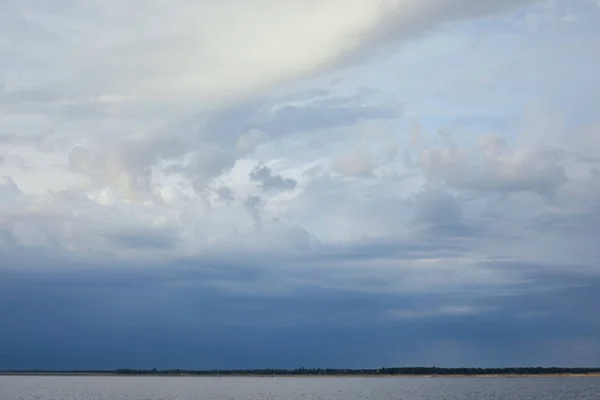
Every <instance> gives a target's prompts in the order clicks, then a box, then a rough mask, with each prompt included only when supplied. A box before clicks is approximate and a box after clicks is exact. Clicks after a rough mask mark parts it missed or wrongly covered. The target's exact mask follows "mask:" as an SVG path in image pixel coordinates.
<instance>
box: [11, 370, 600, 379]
mask: <svg viewBox="0 0 600 400" xmlns="http://www.w3.org/2000/svg"><path fill="white" fill-rule="evenodd" d="M0 375H5V376H6V375H12V376H18V375H22V376H31V375H37V376H173V377H174V376H188V377H190V376H196V377H201V376H206V377H228V376H230V377H311V378H316V377H361V378H369V377H373V378H377V377H379V378H384V377H385V378H393V377H396V378H417V377H423V378H466V377H480V378H490V377H505V378H509V377H511V378H514V377H524V378H532V377H596V378H598V377H600V368H560V367H533V368H436V367H433V368H428V367H418V368H380V369H329V368H327V369H320V368H313V369H305V368H299V369H293V370H283V369H255V370H179V369H174V370H156V369H152V370H139V369H117V370H110V371H103V370H85V371H50V370H20V371H0Z"/></svg>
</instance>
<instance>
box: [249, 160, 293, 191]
mask: <svg viewBox="0 0 600 400" xmlns="http://www.w3.org/2000/svg"><path fill="white" fill-rule="evenodd" d="M250 179H251V180H253V181H255V182H258V183H259V184H260V187H261V188H263V189H280V190H292V189H294V188H295V187H296V185H298V182H297V181H296V180H294V179H291V178H284V177H283V176H281V175H279V174H274V173H273V171H272V170H271V169H270V168H269V167H267V166H266V165H264V164H261V165H257V166H256V168H254V169H253V170H252V172H250Z"/></svg>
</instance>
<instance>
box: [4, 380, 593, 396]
mask: <svg viewBox="0 0 600 400" xmlns="http://www.w3.org/2000/svg"><path fill="white" fill-rule="evenodd" d="M33 399H36V400H96V399H98V400H202V399H206V400H233V399H235V400H268V399H286V400H316V399H323V400H325V399H332V400H359V399H363V400H364V399H381V400H386V399H393V400H429V399H431V400H434V399H435V400H442V399H445V400H491V399H498V400H500V399H519V400H525V399H539V400H563V399H564V400H568V399H569V400H570V399H573V400H575V399H577V400H598V399H600V378H280V377H277V378H269V377H265V378H262V377H252V378H238V377H228V378H211V377H97V376H84V377H68V376H59V377H50V376H0V400H33Z"/></svg>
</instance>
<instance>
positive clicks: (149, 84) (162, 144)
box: [0, 0, 600, 314]
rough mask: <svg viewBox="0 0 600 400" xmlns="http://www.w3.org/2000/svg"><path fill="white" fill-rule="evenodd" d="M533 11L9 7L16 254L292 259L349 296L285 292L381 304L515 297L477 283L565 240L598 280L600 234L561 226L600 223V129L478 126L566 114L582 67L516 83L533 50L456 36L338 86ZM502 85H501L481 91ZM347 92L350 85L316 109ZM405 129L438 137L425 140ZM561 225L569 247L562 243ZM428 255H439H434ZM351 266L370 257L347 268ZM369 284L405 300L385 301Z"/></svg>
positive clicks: (398, 0)
mask: <svg viewBox="0 0 600 400" xmlns="http://www.w3.org/2000/svg"><path fill="white" fill-rule="evenodd" d="M383 3H386V4H387V5H386V6H385V7H390V8H385V7H384V8H382V6H381V5H382V4H383ZM525 3H527V2H526V1H508V2H507V1H490V2H481V1H475V0H473V1H470V0H469V1H463V2H455V1H450V0H430V1H416V0H394V1H389V2H377V1H372V0H352V1H350V2H348V1H341V0H326V1H312V0H311V1H303V2H300V1H298V2H285V4H284V3H282V2H280V1H275V0H265V1H236V0H227V1H224V2H216V1H214V2H212V1H204V2H192V1H184V0H177V1H174V2H163V1H158V0H154V1H148V2H144V3H143V4H140V3H139V2H135V4H134V2H131V1H124V2H112V1H111V2H106V1H104V2H100V1H88V2H79V3H76V4H75V3H72V4H70V5H69V6H67V3H66V2H65V3H60V4H62V5H63V6H64V8H62V9H61V8H60V6H59V5H56V7H57V8H47V9H46V8H44V7H43V5H41V4H34V3H31V2H5V3H3V4H2V5H1V6H0V7H1V10H2V11H4V14H3V15H5V16H6V17H5V20H3V21H2V22H3V23H2V24H0V37H2V38H11V40H10V41H8V40H4V41H2V40H0V57H2V58H3V60H6V62H3V63H2V66H0V82H2V84H1V85H0V91H1V92H0V93H1V94H2V95H1V96H0V106H1V107H0V118H1V120H0V121H1V124H0V141H1V144H2V146H3V154H2V160H3V162H2V163H1V164H0V174H2V175H6V176H8V178H4V180H3V181H1V182H0V201H1V204H0V226H1V227H2V229H0V240H2V241H3V242H2V243H3V246H17V247H18V246H29V247H37V248H50V249H54V250H55V251H56V252H58V253H60V254H67V255H68V256H72V257H74V258H76V259H79V258H78V257H82V258H86V257H90V258H99V259H103V260H114V259H120V260H144V261H147V262H149V263H157V262H161V263H162V262H164V263H167V262H171V261H172V260H178V259H180V258H186V257H190V258H193V259H196V260H207V259H208V260H214V259H219V257H221V258H227V257H232V258H235V257H237V258H235V262H237V263H244V262H247V264H248V265H249V262H250V261H249V260H246V259H245V256H247V255H252V256H253V257H255V259H252V261H254V262H255V263H257V264H260V262H259V261H256V259H258V260H260V259H264V258H268V257H275V258H276V259H277V260H283V261H282V262H281V264H282V265H283V264H285V265H290V266H297V265H299V264H301V263H303V262H305V258H303V257H309V256H310V257H313V256H314V257H316V258H318V259H317V260H310V264H311V265H313V269H312V270H311V271H312V272H311V273H313V274H315V271H319V270H320V271H329V275H327V276H329V277H331V276H335V275H336V274H338V273H339V274H347V275H344V276H347V277H348V280H347V281H344V282H341V281H342V280H340V282H337V281H336V279H331V280H329V281H328V282H316V281H317V280H318V279H317V278H314V277H312V278H310V277H307V275H306V274H300V275H301V276H296V275H294V273H293V272H290V271H289V270H286V271H287V272H286V273H289V275H286V276H280V277H279V278H280V279H281V280H282V281H286V282H288V283H289V284H290V285H293V284H294V282H296V281H295V279H296V278H297V279H298V280H301V281H302V282H307V281H308V282H311V284H315V285H322V286H323V287H341V288H351V289H352V290H355V289H356V290H360V286H361V284H364V286H363V287H364V288H369V290H375V291H376V290H384V291H394V290H399V289H402V290H410V286H411V285H412V287H414V288H421V289H432V290H433V289H435V290H442V289H441V288H443V286H444V283H448V282H450V283H451V284H452V285H455V286H460V285H461V284H462V283H464V282H465V281H466V280H468V279H474V281H475V282H478V283H481V284H482V285H490V284H492V283H494V282H505V280H506V281H510V282H514V281H512V280H510V279H509V278H514V277H513V276H509V277H508V278H507V277H506V276H504V275H503V274H502V273H499V272H489V271H487V272H485V271H481V270H477V268H475V267H474V265H475V264H476V263H478V262H481V261H482V260H483V261H485V259H486V257H487V256H502V255H507V256H510V257H514V259H523V260H528V261H532V260H539V259H541V258H544V257H545V256H544V255H543V254H545V253H543V247H544V246H543V244H544V240H546V239H548V240H549V241H550V242H551V243H553V244H554V245H555V246H554V248H553V249H551V250H549V251H548V253H552V257H558V256H557V253H561V254H562V257H563V259H564V258H568V257H567V252H566V251H565V249H568V250H573V249H576V248H577V246H580V247H579V250H580V251H579V254H580V256H578V257H577V259H578V262H581V263H582V264H585V263H589V259H590V258H589V256H590V254H592V253H593V251H594V250H593V247H592V245H591V241H589V240H586V239H585V238H586V236H585V235H589V234H590V233H594V232H597V226H596V225H594V224H593V223H592V222H589V224H588V225H586V226H587V227H588V228H587V229H588V230H587V231H586V232H582V231H577V232H576V233H575V234H570V235H571V237H572V239H570V240H564V239H565V236H567V235H566V234H565V232H566V231H563V230H562V228H557V227H562V226H569V227H572V226H576V225H577V223H578V221H581V220H586V219H587V220H588V221H593V219H592V218H591V217H595V216H597V215H598V213H597V211H596V209H594V204H596V203H595V202H596V201H597V194H595V193H597V192H598V191H597V188H596V186H594V185H596V183H595V182H596V181H597V180H598V178H597V173H596V175H594V172H593V171H595V170H596V171H597V170H598V167H599V166H598V162H597V160H595V159H594V157H598V154H600V147H599V146H600V142H599V141H598V140H597V138H598V137H600V136H599V135H597V132H598V130H597V126H594V125H593V124H586V125H587V126H589V127H587V128H581V126H576V125H577V124H572V123H570V122H569V121H565V122H564V125H565V126H564V127H563V128H560V125H561V123H559V121H557V119H556V118H548V117H545V116H537V117H535V118H533V120H535V121H532V122H529V123H527V124H524V127H523V131H524V133H519V132H518V129H514V130H513V129H512V128H511V127H508V128H507V127H506V125H502V124H496V123H495V122H493V121H492V123H489V124H488V125H487V126H485V127H479V126H476V127H473V126H469V127H468V128H465V127H464V124H463V123H462V122H461V121H462V120H461V118H462V117H464V116H465V115H468V114H472V115H473V118H482V119H484V120H486V121H487V122H486V123H488V122H489V120H487V119H486V118H488V117H489V116H490V115H492V114H490V113H488V110H489V108H491V107H492V106H493V107H495V110H496V114H493V115H492V116H493V117H497V118H499V119H501V118H503V116H506V115H505V114H504V113H505V112H506V109H507V108H510V112H506V114H507V115H508V114H510V115H509V116H508V117H507V118H510V117H511V116H512V114H511V113H512V112H513V111H514V109H518V110H519V111H520V112H523V111H525V110H523V109H522V107H521V106H522V104H524V103H527V102H529V101H530V100H531V99H532V98H534V97H535V96H533V95H531V97H529V96H530V94H531V93H534V94H535V95H536V96H539V97H542V96H546V94H547V92H545V91H544V90H543V88H544V87H545V85H546V83H550V84H552V85H556V86H552V90H551V91H549V92H548V96H549V97H552V98H558V97H559V96H557V92H559V91H558V90H555V89H556V88H557V87H559V86H560V85H564V87H565V88H569V87H570V86H569V85H570V82H568V80H564V82H562V83H561V82H559V83H557V82H556V80H555V79H554V78H555V77H556V75H555V74H554V73H555V72H556V71H559V70H560V68H561V67H559V66H557V67H556V68H555V69H552V68H550V72H551V73H548V74H546V75H544V74H542V75H544V76H538V75H537V74H533V73H532V72H531V71H532V67H531V65H524V64H519V63H517V65H513V64H512V63H511V65H510V66H505V65H504V64H502V63H500V62H499V61H498V59H500V58H502V57H500V56H499V55H496V53H493V51H492V50H491V49H490V47H495V44H497V43H500V44H501V45H503V46H507V43H508V44H511V43H513V42H511V41H510V40H513V39H510V40H508V39H506V37H511V38H512V36H511V35H513V34H514V35H517V34H515V33H513V32H511V33H510V34H506V36H503V35H500V36H501V37H500V38H497V37H495V36H494V37H492V38H490V39H489V40H490V43H491V44H487V45H486V44H485V43H483V44H481V43H480V44H479V46H481V47H480V48H478V47H477V46H476V45H472V42H473V41H474V39H473V37H474V36H477V35H478V34H479V32H476V33H474V34H470V33H464V32H462V31H461V32H462V33H461V35H463V34H464V35H465V36H464V37H463V36H460V40H455V38H456V35H457V33H456V30H455V31H452V33H450V34H449V35H448V36H443V35H442V36H441V39H439V40H440V41H441V43H442V44H447V43H450V44H452V46H449V47H448V48H445V49H441V48H442V47H443V46H441V45H440V42H435V40H436V39H434V38H435V37H437V36H435V35H433V36H431V37H429V38H428V39H427V40H426V41H425V42H423V43H425V45H426V46H425V47H426V48H425V50H414V48H415V47H418V46H419V44H420V43H421V42H418V43H417V42H415V43H414V44H413V45H412V50H411V49H410V48H409V49H407V50H406V52H403V53H400V54H401V55H400V56H398V57H400V58H399V59H400V61H402V63H401V64H402V65H400V66H398V65H396V64H395V63H396V62H398V60H399V59H398V58H396V59H394V60H388V59H382V58H373V60H375V61H376V62H374V63H373V64H371V65H366V66H362V67H359V66H357V64H356V63H355V64H354V68H348V69H345V70H344V71H342V72H340V71H341V70H335V69H332V68H334V67H335V66H339V65H349V64H350V63H352V62H355V61H356V60H358V59H360V57H363V56H365V55H366V54H375V53H376V51H377V49H378V48H380V47H379V46H380V45H385V44H390V43H404V44H406V43H407V39H412V38H413V37H417V36H419V35H421V34H423V33H425V32H431V31H434V30H435V29H437V28H439V27H441V26H447V25H452V24H453V23H454V22H456V21H459V20H461V21H464V20H466V19H469V18H474V17H477V16H482V15H489V14H490V13H493V12H495V11H503V10H505V9H509V7H513V6H518V5H521V4H525ZM511 18H513V17H510V18H509V19H511ZM8 21H11V22H10V23H8ZM501 21H503V20H502V19H501ZM4 22H6V23H4ZM488 22H490V21H488ZM494 23H498V24H500V25H501V22H498V21H496V20H495V21H492V22H490V24H491V25H493V24H494ZM474 25H477V24H474ZM572 25H577V24H572ZM469 26H471V25H469ZM307 27H310V28H307ZM476 28H477V27H476ZM476 28H472V29H476ZM469 29H471V28H469ZM511 29H512V25H511ZM544 29H550V28H548V27H544V26H540V28H539V30H540V32H544V31H543V30H544ZM561 29H563V28H561ZM564 29H567V28H564ZM569 29H577V27H576V26H575V27H572V28H569ZM274 32H275V33H276V34H273V33H274ZM492 36H493V35H492ZM465 37H466V39H465ZM529 37H530V36H527V38H529ZM536 40H537V39H536ZM524 42H526V44H523V47H519V54H527V51H531V52H532V53H535V54H534V55H532V58H534V61H532V65H533V64H535V67H537V68H541V67H543V66H544V67H545V65H540V64H541V62H539V61H540V60H545V58H544V57H541V58H535V57H534V56H535V55H539V54H542V53H543V54H546V52H547V51H549V50H548V49H549V46H548V43H547V42H543V41H542V42H540V43H541V44H542V45H543V46H541V47H540V50H539V52H540V53H537V52H536V51H537V50H536V46H535V45H537V44H538V42H537V41H530V42H527V41H525V40H524ZM565 43H566V44H565ZM570 43H571V42H561V46H562V47H561V46H559V50H560V52H561V53H560V54H563V53H564V54H567V55H568V54H571V53H569V52H570V51H573V50H572V46H571V45H570ZM586 43H587V42H586ZM527 46H529V47H527ZM409 47H410V46H409ZM567 47H568V48H569V50H568V51H567V50H565V48H567ZM503 51H504V53H503V54H504V55H506V48H503ZM553 51H554V50H553ZM557 51H558V50H557ZM491 53H493V54H494V57H489V58H488V55H490V54H491ZM394 57H396V56H394ZM496 62H497V63H496ZM564 62H565V63H566V64H565V65H567V66H570V65H571V64H569V62H570V60H569V59H566V60H565V61H564ZM561 65H562V64H561ZM576 70H577V71H579V72H581V71H583V70H580V69H576ZM332 71H335V72H332ZM382 71H384V73H380V72H382ZM435 71H439V74H438V73H437V72H435ZM490 72H493V73H491V74H490V75H489V76H492V79H491V80H490V81H489V85H485V86H482V85H479V84H477V85H475V84H473V83H472V81H473V82H474V81H476V80H477V79H478V78H480V77H481V76H484V75H485V76H488V73H490ZM321 73H324V74H325V75H320V74H321ZM327 73H329V75H327ZM338 73H339V74H340V75H342V76H347V77H349V78H348V79H347V80H346V81H344V80H342V81H340V82H338V83H335V84H333V83H331V84H330V83H328V84H327V85H324V86H326V87H327V89H326V90H325V89H320V90H317V91H315V90H312V89H314V86H317V88H320V86H319V85H318V83H319V82H323V81H324V80H325V79H329V78H330V77H331V75H336V74H338ZM313 75H314V76H315V78H314V79H313V80H309V79H303V78H310V77H311V76H313ZM467 75H468V76H467ZM581 75H584V74H581ZM323 76H325V77H323ZM586 76H587V75H586ZM455 77H456V80H455V79H454V78H455ZM507 77H514V79H515V80H519V81H520V82H534V83H533V84H532V85H531V86H528V87H524V88H523V92H524V93H525V94H523V97H519V93H516V94H514V96H513V94H512V93H511V96H510V97H507V96H506V93H505V89H503V88H502V87H503V86H504V85H505V83H506V82H508V81H509V79H508V78H507ZM527 77H529V78H527ZM354 78H356V79H354ZM319 79H320V80H319ZM469 79H472V81H471V80H469ZM573 79H574V81H576V82H575V83H574V84H577V85H579V86H577V87H580V86H581V85H580V84H581V82H584V79H583V78H581V77H580V76H577V77H574V78H573ZM586 79H589V82H592V81H593V79H594V78H593V77H591V78H586ZM328 82H329V81H328ZM478 82H479V81H478ZM510 82H513V81H510ZM585 82H588V81H585ZM589 82H588V83H589ZM280 83H295V84H296V86H297V88H298V87H299V89H298V92H300V95H298V94H297V93H292V94H290V92H289V91H288V92H286V91H285V90H284V89H281V90H279V91H277V93H276V94H277V96H275V95H274V96H273V97H265V96H262V95H264V94H265V93H271V92H269V91H267V89H270V88H283V86H280V85H278V84H280ZM311 85H312V87H311ZM371 87H374V88H376V89H371ZM561 87H562V86H561ZM590 87H591V88H593V85H590ZM401 89H406V91H404V90H401ZM290 90H291V89H290ZM311 90H312V91H311ZM488 91H489V92H488ZM307 93H309V94H310V95H307ZM348 93H351V94H350V95H349V94H348ZM419 93H421V94H419ZM590 93H591V90H590ZM261 96H262V97H261ZM286 96H287V97H286ZM586 96H587V94H586ZM590 96H592V97H590V98H591V99H592V100H593V95H590ZM390 98H391V100H390ZM507 98H508V99H509V100H510V101H509V100H507ZM586 98H587V97H586ZM513 99H514V100H513ZM480 101H481V102H482V103H485V107H483V106H482V107H480ZM582 102H583V101H582ZM513 103H514V104H517V105H513ZM397 104H402V107H397V106H396V105H397ZM507 104H508V105H507ZM505 105H506V107H507V108H505V107H504V106H505ZM535 106H537V105H535ZM583 106H585V107H587V108H589V109H593V108H594V102H593V101H590V102H589V104H587V103H586V104H584V105H583ZM532 107H534V106H532ZM401 109H402V112H405V113H406V114H407V115H408V116H413V115H416V116H420V117H422V120H423V126H421V127H415V128H414V129H413V130H412V131H409V130H407V129H406V123H405V122H404V121H403V120H401V117H402V115H401V113H400V110H401ZM440 109H442V111H441V112H440ZM240 110H241V111H240ZM571 112H572V111H571V109H568V110H565V114H566V115H567V116H569V114H570V113H571ZM577 115H579V114H577ZM449 116H450V117H452V118H455V120H450V122H448V118H450V117H449ZM444 118H446V119H444ZM502 121H504V120H502ZM510 123H514V121H513V120H509V123H508V124H510ZM461 124H463V125H461ZM286 125H293V126H286ZM267 127H268V128H270V129H271V130H269V129H266V128H267ZM436 129H439V131H440V132H441V134H437V133H436V134H432V133H431V132H436ZM573 138H576V139H575V140H574V139H573ZM563 148H564V149H565V150H566V151H559V150H563ZM401 155H406V158H405V159H403V158H402V156H401ZM17 160H20V161H19V162H17ZM404 161H406V163H405V162H404ZM257 165H261V167H258V168H256V166H257ZM267 189H271V190H267ZM275 189H276V190H275ZM544 224H550V225H552V226H553V227H554V229H555V230H553V231H552V232H550V231H548V232H544V233H543V234H540V233H539V232H538V231H536V230H539V229H540V226H547V225H544ZM510 235H512V237H513V238H514V237H517V238H519V239H518V240H519V241H521V242H522V243H514V242H510V243H511V246H510V249H504V247H503V246H504V243H506V242H505V240H515V241H517V240H516V239H506V238H507V237H508V236H510ZM578 240H579V243H580V244H577V243H575V242H576V241H578ZM428 241H431V242H433V243H435V246H432V247H431V248H426V249H423V248H422V247H420V246H423V244H422V242H428ZM381 243H385V244H386V246H387V247H386V246H383V245H381ZM336 246H339V247H336ZM527 246H530V249H529V250H528V249H527V248H526V247H527ZM382 248H383V249H382ZM389 248H400V249H401V253H402V254H400V253H399V252H390V250H389ZM332 249H333V250H332ZM336 251H339V252H343V251H347V252H348V253H350V256H348V257H347V258H343V257H341V260H340V259H336V257H337V255H336V254H337V253H336ZM353 251H354V252H356V253H353ZM505 253H506V254H505ZM536 253H537V254H536ZM6 254H9V252H6V253H5V255H6ZM332 254H333V255H332ZM540 254H541V255H540ZM248 257H249V258H251V257H250V256H248ZM278 257H279V258H278ZM361 257H363V258H361ZM546 258H550V256H548V257H546ZM240 259H241V261H240ZM332 259H334V260H333V261H332ZM364 260H368V262H366V261H364ZM586 260H587V261H586ZM232 263H233V261H232ZM233 264H235V263H233ZM359 264H360V265H359ZM365 265H368V267H365ZM444 265H449V267H448V269H444V267H443V266H444ZM342 266H343V267H342ZM249 268H251V266H249ZM320 268H322V269H320ZM328 268H330V269H328ZM292 269H293V267H291V268H290V270H292ZM332 271H333V272H332ZM342 271H343V272H342ZM283 275H285V274H283ZM315 275H316V274H315ZM339 276H341V275H339ZM339 276H338V277H339ZM369 276H374V277H375V278H377V279H379V280H380V281H382V282H383V283H380V284H372V285H371V284H367V283H365V282H368V280H369ZM503 279H505V280H503ZM515 280H517V279H516V278H515ZM517 281H518V280H517ZM336 282H337V283H336ZM407 282H408V283H407ZM365 290H367V289H365ZM438 311H439V310H438ZM438 311H436V312H438ZM439 312H442V313H444V312H445V313H447V314H452V313H454V314H456V313H460V309H454V310H452V309H445V311H444V310H442V311H439Z"/></svg>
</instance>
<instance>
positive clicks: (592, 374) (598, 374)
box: [0, 372, 600, 379]
mask: <svg viewBox="0 0 600 400" xmlns="http://www.w3.org/2000/svg"><path fill="white" fill-rule="evenodd" d="M4 376H22V377H23V376H46V377H60V376H66V377H132V378H135V377H145V378H148V377H160V378H192V377H193V378H318V379H323V378H363V379H364V378H386V379H390V378H424V379H425V378H430V379H439V378H600V372H590V373H587V374H586V373H584V374H577V373H572V374H570V373H556V374H552V373H549V374H438V375H425V374H423V375H418V374H412V375H411V374H394V375H384V374H382V375H369V374H340V375H334V374H331V375H327V374H321V375H318V374H315V375H306V374H275V375H266V374H223V375H219V374H186V373H181V374H119V373H111V372H106V373H102V372H90V373H88V372H0V377H4Z"/></svg>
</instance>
